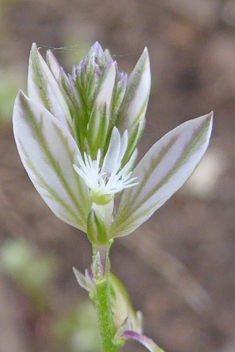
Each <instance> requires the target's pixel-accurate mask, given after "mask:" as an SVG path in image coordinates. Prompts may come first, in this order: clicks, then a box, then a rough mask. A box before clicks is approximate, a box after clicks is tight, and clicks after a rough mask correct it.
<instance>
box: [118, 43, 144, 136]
mask: <svg viewBox="0 0 235 352" xmlns="http://www.w3.org/2000/svg"><path fill="white" fill-rule="evenodd" d="M150 86H151V75H150V62H149V55H148V50H147V48H145V49H144V51H143V53H142V55H141V57H140V58H139V60H138V62H137V64H136V66H135V67H134V70H133V71H132V73H131V74H130V77H129V78H128V81H127V89H126V94H125V97H124V101H123V106H122V110H123V112H122V115H121V117H120V119H122V118H123V122H122V126H121V129H122V130H126V129H130V128H131V126H133V125H134V124H136V123H137V121H138V120H142V119H144V117H145V112H146V109H147V104H148V98H149V93H150Z"/></svg>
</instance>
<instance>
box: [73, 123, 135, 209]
mask: <svg viewBox="0 0 235 352" xmlns="http://www.w3.org/2000/svg"><path fill="white" fill-rule="evenodd" d="M127 143H128V132H127V131H125V132H124V134H123V136H122V138H120V133H119V132H118V129H117V128H116V127H114V128H113V132H112V136H111V139H110V144H109V148H108V151H107V153H106V155H105V158H104V161H103V162H102V161H101V150H100V149H99V150H98V153H97V158H96V160H92V158H91V156H90V155H87V154H86V153H84V160H83V157H82V155H81V153H80V152H78V156H77V160H78V165H79V166H77V165H74V169H75V170H76V172H77V173H78V174H79V176H81V177H82V178H83V180H84V181H85V183H86V185H87V187H89V188H90V190H91V198H92V200H93V202H95V203H97V204H99V203H101V204H105V203H107V202H109V201H110V196H111V197H113V196H114V195H115V194H116V193H119V192H121V191H123V189H124V188H129V187H133V186H135V185H137V184H138V182H134V181H136V180H137V177H133V178H130V177H131V174H132V172H130V171H129V170H130V169H131V167H132V166H133V161H134V159H135V157H136V152H135V153H133V154H132V157H131V159H130V160H129V161H128V163H126V165H125V166H124V167H123V168H122V167H121V165H122V159H123V156H124V155H125V152H126V149H127ZM106 196H107V197H106Z"/></svg>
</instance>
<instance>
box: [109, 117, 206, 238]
mask: <svg viewBox="0 0 235 352" xmlns="http://www.w3.org/2000/svg"><path fill="white" fill-rule="evenodd" d="M211 128H212V113H211V114H208V115H205V116H201V117H199V118H196V119H193V120H190V121H187V122H185V123H183V124H182V125H180V126H178V127H176V128H175V129H174V130H172V131H171V132H169V133H167V134H166V135H165V136H164V137H162V138H161V139H160V140H159V141H158V142H157V143H156V144H154V145H153V147H152V148H151V149H150V150H149V151H148V153H147V154H146V155H145V156H144V157H143V159H142V160H141V161H140V162H139V164H138V165H137V167H136V168H135V169H134V170H133V173H132V176H133V177H137V181H138V185H136V186H135V187H132V188H128V189H125V191H124V192H123V196H122V198H121V202H120V206H119V209H118V213H117V216H116V218H115V220H114V222H113V224H112V229H111V232H112V236H114V237H115V236H124V235H127V234H129V233H131V232H132V231H134V230H135V229H136V228H137V227H139V226H140V225H141V224H142V223H143V222H145V221H146V220H147V219H148V218H149V217H150V216H151V215H152V214H153V212H155V211H156V210H157V209H158V208H159V207H160V206H162V205H163V204H164V203H165V202H166V201H167V200H168V199H169V198H170V197H171V196H172V195H173V194H174V193H175V192H176V191H177V190H178V189H179V188H180V187H181V186H182V185H183V184H184V183H185V181H186V180H187V179H188V178H189V176H190V175H191V174H192V172H193V171H194V169H195V167H196V166H197V164H198V163H199V161H200V160H201V158H202V156H203V154H204V153H205V151H206V148H207V146H208V143H209V138H210V134H211Z"/></svg>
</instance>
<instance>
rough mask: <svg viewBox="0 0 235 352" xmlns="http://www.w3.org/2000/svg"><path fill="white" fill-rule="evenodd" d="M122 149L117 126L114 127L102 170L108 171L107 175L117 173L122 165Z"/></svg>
mask: <svg viewBox="0 0 235 352" xmlns="http://www.w3.org/2000/svg"><path fill="white" fill-rule="evenodd" d="M120 149H121V137H120V133H119V132H118V129H117V127H114V128H113V131H112V136H111V138H110V142H109V148H108V151H107V153H106V155H105V158H104V162H103V166H102V170H101V172H106V173H107V175H109V176H110V175H111V174H112V173H114V174H116V172H117V171H118V169H119V167H120V162H119V163H118V161H119V154H120Z"/></svg>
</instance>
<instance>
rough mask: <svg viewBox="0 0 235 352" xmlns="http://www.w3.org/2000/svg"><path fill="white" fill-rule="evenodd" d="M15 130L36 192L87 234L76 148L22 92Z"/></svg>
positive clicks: (87, 206)
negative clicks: (74, 165) (76, 163)
mask: <svg viewBox="0 0 235 352" xmlns="http://www.w3.org/2000/svg"><path fill="white" fill-rule="evenodd" d="M13 128H14V135H15V139H16V144H17V147H18V151H19V154H20V157H21V160H22V162H23V165H24V167H25V169H26V171H27V173H28V175H29V177H30V179H31V180H32V182H33V184H34V186H35V187H36V189H37V191H38V192H39V193H40V195H41V196H42V198H43V199H44V200H45V202H46V203H47V205H48V206H49V207H50V208H51V210H52V211H53V212H54V213H55V215H57V216H58V217H59V218H60V219H61V220H63V221H65V222H67V223H68V224H70V225H72V226H74V227H77V228H79V229H81V230H83V231H86V219H87V215H88V213H89V209H90V200H89V196H88V189H87V187H86V186H85V184H84V182H83V180H82V179H81V178H80V177H79V175H78V174H77V173H76V172H75V170H74V168H73V164H74V162H75V160H76V154H77V152H78V148H77V145H76V143H75V141H74V139H73V138H72V136H71V135H70V134H69V133H68V131H67V130H66V129H65V128H63V126H62V125H61V123H60V122H59V121H58V120H57V119H56V118H55V117H54V116H53V115H51V114H50V113H49V112H48V111H47V110H46V109H45V108H44V107H43V106H42V105H40V104H38V103H36V102H34V101H32V100H31V99H29V98H27V97H26V96H25V95H24V94H23V93H22V92H19V94H18V96H17V98H16V102H15V105H14V112H13Z"/></svg>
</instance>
